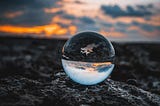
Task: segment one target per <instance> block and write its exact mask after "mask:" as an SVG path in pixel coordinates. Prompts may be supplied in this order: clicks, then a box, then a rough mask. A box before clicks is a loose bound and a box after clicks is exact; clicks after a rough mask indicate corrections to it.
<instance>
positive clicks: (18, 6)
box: [0, 0, 59, 26]
mask: <svg viewBox="0 0 160 106" xmlns="http://www.w3.org/2000/svg"><path fill="white" fill-rule="evenodd" d="M56 1H57V0H14V1H10V0H1V3H0V10H1V14H0V24H15V25H30V26H31V25H43V24H47V23H49V22H50V21H51V19H52V17H53V16H54V15H56V14H59V13H58V12H57V13H55V14H49V13H45V12H44V8H50V7H53V6H54V7H56V6H57V5H55V3H56ZM17 11H21V12H22V14H21V15H19V16H17V17H13V18H8V17H6V15H5V14H7V13H8V14H11V13H14V12H17Z"/></svg>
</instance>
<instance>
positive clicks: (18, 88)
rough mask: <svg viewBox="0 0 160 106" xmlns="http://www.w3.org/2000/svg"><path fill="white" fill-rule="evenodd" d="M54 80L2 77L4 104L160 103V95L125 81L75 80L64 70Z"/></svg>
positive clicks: (147, 105) (141, 105) (115, 105)
mask: <svg viewBox="0 0 160 106" xmlns="http://www.w3.org/2000/svg"><path fill="white" fill-rule="evenodd" d="M54 77H55V79H54V80H52V81H46V82H43V81H40V80H32V79H28V78H24V77H21V76H15V77H7V78H4V79H1V80H0V83H1V85H0V105H1V106H22V105H23V106H37V105H39V106H44V105H45V106H54V105H57V106H61V105H66V106H78V105H80V106H84V105H87V106H92V105H98V106H101V105H102V106H111V105H112V106H121V105H123V106H128V105H129V106H154V105H155V106H160V96H159V95H156V94H151V93H150V92H147V91H144V90H142V89H140V88H137V87H135V86H131V85H127V84H125V83H122V82H118V81H113V80H111V79H108V80H105V81H104V82H103V83H101V84H98V85H93V86H82V85H79V84H76V83H74V82H72V81H71V80H70V79H69V78H68V77H67V76H66V75H65V73H64V72H57V73H55V75H54Z"/></svg>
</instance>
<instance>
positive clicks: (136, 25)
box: [0, 0, 160, 42]
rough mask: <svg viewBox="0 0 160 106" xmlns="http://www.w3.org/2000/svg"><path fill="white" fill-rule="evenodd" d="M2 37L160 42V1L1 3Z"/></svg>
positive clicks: (3, 0) (37, 0)
mask: <svg viewBox="0 0 160 106" xmlns="http://www.w3.org/2000/svg"><path fill="white" fill-rule="evenodd" d="M0 10H1V14H0V36H6V35H11V36H31V37H46V38H69V37H71V36H73V35H74V34H75V33H77V32H80V31H86V30H90V31H98V32H99V33H101V34H103V35H104V36H106V37H107V38H108V39H110V40H113V41H116V40H118V41H158V42H160V0H12V1H11V0H1V3H0Z"/></svg>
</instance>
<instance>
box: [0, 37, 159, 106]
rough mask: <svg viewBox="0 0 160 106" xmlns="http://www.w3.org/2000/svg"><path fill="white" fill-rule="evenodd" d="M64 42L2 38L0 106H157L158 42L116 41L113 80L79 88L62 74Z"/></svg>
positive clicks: (0, 49) (79, 86)
mask: <svg viewBox="0 0 160 106" xmlns="http://www.w3.org/2000/svg"><path fill="white" fill-rule="evenodd" d="M64 42H65V41H63V40H37V39H16V38H14V39H13V38H11V39H8V38H3V40H2V41H1V42H0V47H1V48H0V57H1V58H0V106H61V105H65V106H75V105H76V106H95V105H98V106H101V105H102V106H160V93H159V91H160V90H159V88H160V86H159V85H160V82H159V80H160V77H159V75H160V74H159V73H160V71H158V70H159V69H160V68H159V66H160V65H159V58H158V56H159V53H160V50H159V49H157V48H159V44H156V45H157V46H156V45H151V44H144V45H138V44H116V43H114V47H115V48H116V51H117V58H116V61H115V64H116V67H115V69H114V71H113V73H112V75H111V77H110V78H111V79H107V80H105V81H104V82H102V83H100V84H97V85H93V86H83V85H79V84H77V83H74V82H73V81H72V80H71V79H69V78H68V77H67V76H66V74H65V73H64V71H63V70H62V66H61V60H60V59H61V52H60V51H61V48H62V46H63V44H64ZM54 45H55V46H54ZM145 47H147V49H145ZM155 47H157V48H155ZM148 50H150V51H148ZM125 51H127V52H125ZM152 51H154V56H153V57H150V54H152ZM137 52H138V53H137ZM155 52H156V53H157V54H156V53H155ZM150 59H152V62H151V63H152V64H149V63H150V61H151V60H150ZM144 60H147V61H145V63H144V62H143V61H144ZM145 64H147V65H148V66H146V67H145ZM155 67H156V69H155V70H153V69H154V68H155ZM116 80H117V81H116ZM129 84H130V85H129Z"/></svg>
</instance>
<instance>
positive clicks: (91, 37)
mask: <svg viewBox="0 0 160 106" xmlns="http://www.w3.org/2000/svg"><path fill="white" fill-rule="evenodd" d="M114 56H115V51H114V48H113V46H112V44H111V43H110V41H108V40H107V39H106V38H105V37H103V36H102V35H100V34H98V33H96V32H81V33H78V34H76V35H75V36H73V37H72V38H71V39H69V40H68V41H67V42H66V44H65V45H64V47H63V50H62V64H63V68H64V71H65V72H66V74H67V75H68V76H69V77H70V78H71V79H72V80H73V81H75V82H77V83H79V84H83V85H93V84H97V83H100V82H102V81H104V80H105V79H106V78H107V77H108V76H109V75H110V73H111V72H112V70H113V68H114V64H113V59H114Z"/></svg>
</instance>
